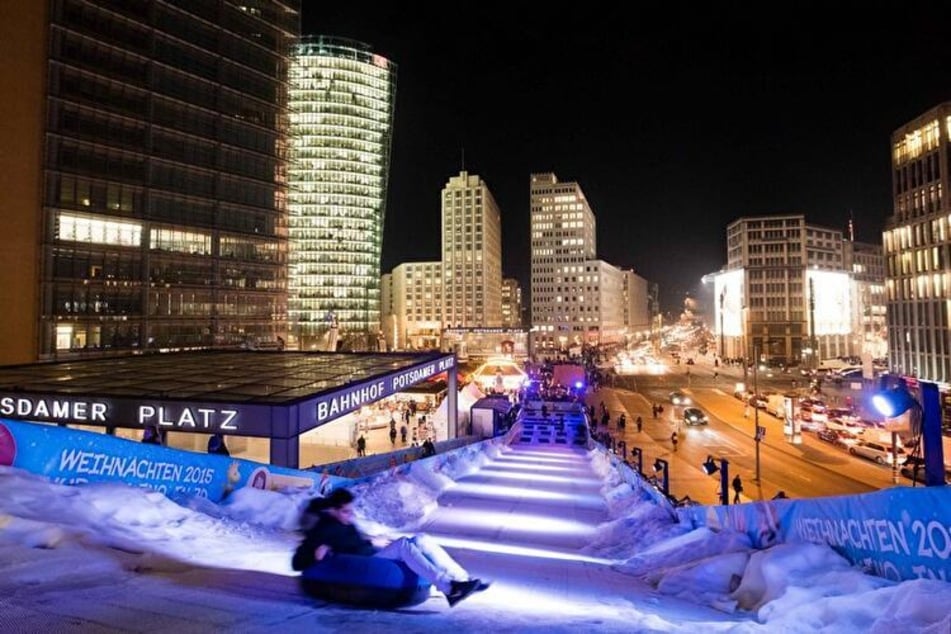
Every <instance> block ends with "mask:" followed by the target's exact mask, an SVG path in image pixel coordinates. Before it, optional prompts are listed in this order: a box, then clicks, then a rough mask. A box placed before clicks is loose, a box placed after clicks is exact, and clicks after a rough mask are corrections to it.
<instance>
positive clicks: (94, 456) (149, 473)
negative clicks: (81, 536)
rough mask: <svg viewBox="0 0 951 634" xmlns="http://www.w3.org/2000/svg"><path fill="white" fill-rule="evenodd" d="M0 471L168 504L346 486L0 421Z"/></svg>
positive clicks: (331, 479)
mask: <svg viewBox="0 0 951 634" xmlns="http://www.w3.org/2000/svg"><path fill="white" fill-rule="evenodd" d="M0 465H6V466H12V467H16V468H18V469H23V470H24V471H29V472H31V473H35V474H38V475H42V476H46V477H48V478H50V479H51V480H52V481H54V482H59V483H61V484H84V483H87V482H123V483H125V484H129V485H131V486H137V487H144V488H148V489H152V490H155V491H159V492H161V493H164V494H165V495H167V496H169V497H171V498H182V497H204V498H208V499H209V500H211V501H213V502H220V501H222V500H224V499H225V498H227V497H228V495H229V494H230V493H231V492H232V491H234V490H235V489H239V488H242V487H247V486H250V487H254V488H257V489H266V490H279V489H285V488H304V489H313V490H314V491H315V493H317V492H324V491H327V490H330V489H332V488H334V487H336V486H338V485H340V484H345V483H347V482H349V479H347V478H340V477H336V476H331V475H329V474H326V473H322V474H321V473H314V472H309V471H298V470H296V469H288V468H286V467H278V466H275V465H268V464H261V463H257V462H252V461H250V460H242V459H240V458H232V457H229V456H221V455H217V454H203V453H194V452H191V451H182V450H179V449H170V448H167V447H162V446H160V445H150V444H143V443H139V442H136V441H133V440H126V439H123V438H116V437H114V436H108V435H105V434H99V433H95V432H88V431H80V430H76V429H68V428H65V427H56V426H52V425H41V424H36V423H23V422H18V421H9V420H0Z"/></svg>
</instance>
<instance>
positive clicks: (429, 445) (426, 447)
mask: <svg viewBox="0 0 951 634" xmlns="http://www.w3.org/2000/svg"><path fill="white" fill-rule="evenodd" d="M435 455H436V445H434V444H433V441H432V440H431V439H429V438H427V439H426V440H424V441H423V451H422V455H421V456H420V457H422V458H428V457H430V456H435Z"/></svg>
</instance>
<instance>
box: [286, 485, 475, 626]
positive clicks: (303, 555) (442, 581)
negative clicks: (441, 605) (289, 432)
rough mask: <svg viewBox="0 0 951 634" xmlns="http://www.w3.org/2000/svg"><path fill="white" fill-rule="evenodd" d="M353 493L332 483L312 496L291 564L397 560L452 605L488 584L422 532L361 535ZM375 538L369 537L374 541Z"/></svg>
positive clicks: (301, 567)
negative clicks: (344, 558) (308, 522)
mask: <svg viewBox="0 0 951 634" xmlns="http://www.w3.org/2000/svg"><path fill="white" fill-rule="evenodd" d="M353 500H354V497H353V493H351V492H350V491H349V490H348V489H335V490H334V491H331V492H330V494H329V495H327V497H323V498H315V499H314V500H312V501H311V502H310V504H309V505H308V507H307V513H308V514H311V515H316V516H317V521H316V523H315V524H314V525H313V526H312V527H311V528H309V529H308V530H307V532H306V534H305V536H304V539H303V541H302V542H301V544H300V546H298V547H297V550H296V551H295V552H294V557H293V559H292V561H291V565H292V567H293V568H294V570H306V569H307V568H310V567H311V566H313V565H314V564H315V563H317V562H318V561H322V560H323V559H324V558H325V557H327V556H328V555H332V554H346V555H356V556H361V557H380V558H382V559H392V560H396V561H401V562H403V563H404V564H405V565H406V566H407V567H408V568H409V569H410V570H412V571H413V572H415V573H416V574H417V575H419V576H420V577H421V578H422V579H425V580H427V581H429V582H430V583H432V584H434V585H435V586H436V587H437V588H438V589H439V591H440V592H442V593H443V594H445V595H446V600H447V601H448V602H449V606H450V607H453V606H455V605H456V604H457V603H459V602H460V601H462V600H463V599H465V598H466V597H468V596H469V595H471V594H472V593H474V592H482V591H483V590H486V589H487V588H488V587H489V584H488V583H486V582H484V581H482V580H480V579H476V578H473V577H471V576H470V575H469V573H468V572H466V571H465V569H464V568H463V567H462V566H460V565H459V564H458V563H457V562H456V561H455V560H454V559H453V558H452V557H451V556H450V555H449V553H447V552H446V551H445V550H443V548H442V547H441V546H440V545H439V544H437V543H436V542H434V541H433V540H432V539H430V538H429V537H428V536H426V535H414V536H411V537H399V538H397V539H394V540H392V541H390V540H389V539H385V538H376V539H375V540H370V539H367V538H366V537H365V536H364V535H363V534H362V533H361V532H360V531H359V530H358V529H357V527H356V526H354V523H353V521H354V515H355V511H354V508H353ZM374 542H375V543H374Z"/></svg>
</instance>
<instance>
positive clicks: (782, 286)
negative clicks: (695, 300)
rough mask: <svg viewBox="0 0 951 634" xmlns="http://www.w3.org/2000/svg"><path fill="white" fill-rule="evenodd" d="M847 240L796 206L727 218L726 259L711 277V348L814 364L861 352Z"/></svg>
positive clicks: (731, 353) (780, 361)
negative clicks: (715, 343) (810, 221)
mask: <svg viewBox="0 0 951 634" xmlns="http://www.w3.org/2000/svg"><path fill="white" fill-rule="evenodd" d="M850 253H851V246H850V243H849V242H847V241H845V240H844V239H843V233H842V231H839V230H837V229H829V228H825V227H819V226H815V225H810V224H807V223H806V218H805V216H803V215H801V214H783V215H771V216H758V217H747V218H740V219H738V220H736V221H734V222H732V223H731V224H730V225H728V226H727V265H726V267H725V268H724V269H723V270H722V271H720V272H718V273H716V274H714V275H712V276H710V277H712V278H713V279H714V302H715V314H716V320H715V321H716V323H715V330H716V332H717V334H718V337H719V344H718V350H717V351H718V353H719V354H720V355H722V356H724V357H730V358H737V357H745V358H748V359H751V358H754V357H755V356H759V357H760V358H761V359H763V360H767V361H770V362H772V363H775V364H803V365H806V366H807V367H808V366H812V367H815V365H817V364H818V362H819V360H820V359H824V358H831V357H840V356H852V355H858V354H860V353H861V349H862V345H861V340H860V338H857V337H856V336H855V330H854V328H855V324H854V323H853V316H854V314H855V313H854V311H853V309H852V306H851V304H852V302H853V299H854V298H855V297H857V294H856V292H855V290H854V279H853V274H852V268H851V263H850V258H851V256H850V255H849V254H850Z"/></svg>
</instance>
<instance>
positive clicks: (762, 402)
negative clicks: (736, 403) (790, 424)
mask: <svg viewBox="0 0 951 634" xmlns="http://www.w3.org/2000/svg"><path fill="white" fill-rule="evenodd" d="M770 394H771V393H770V392H760V393H759V394H751V395H750V398H749V401H748V403H749V404H750V405H751V406H752V407H755V408H756V409H766V403H767V401H768V399H769V395H770Z"/></svg>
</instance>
